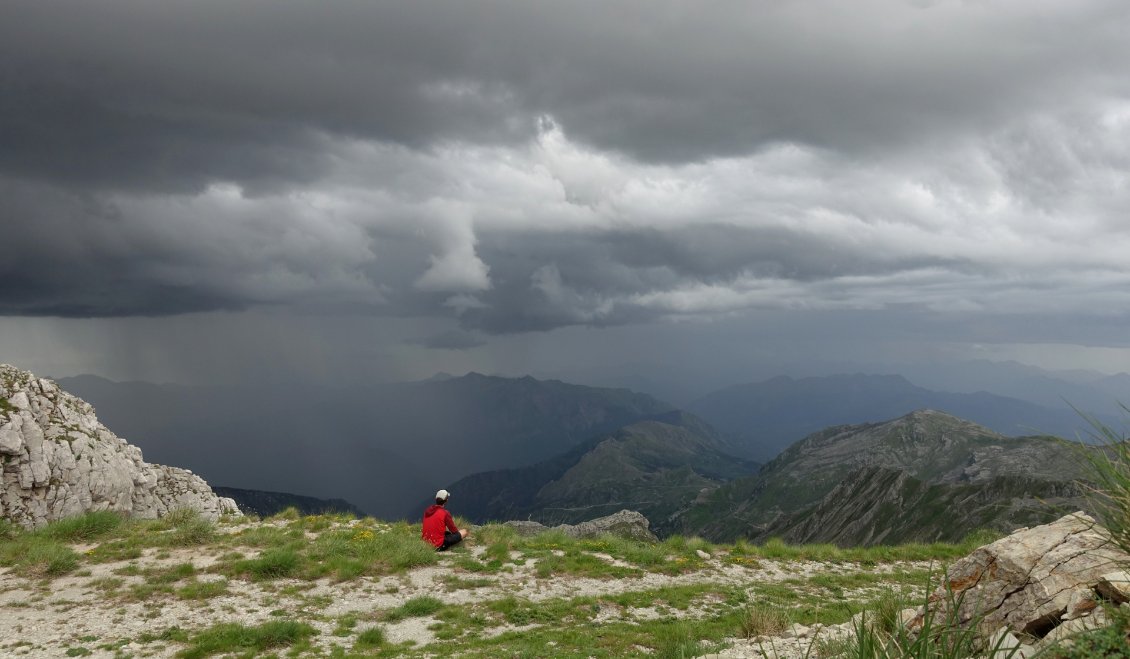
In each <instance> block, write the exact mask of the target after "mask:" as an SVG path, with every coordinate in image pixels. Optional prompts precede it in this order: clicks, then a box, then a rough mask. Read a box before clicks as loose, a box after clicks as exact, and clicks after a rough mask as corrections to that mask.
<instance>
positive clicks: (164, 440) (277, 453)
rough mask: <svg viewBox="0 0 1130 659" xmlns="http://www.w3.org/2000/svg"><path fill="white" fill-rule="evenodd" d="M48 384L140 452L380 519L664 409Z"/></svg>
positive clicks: (399, 390) (631, 397) (530, 382)
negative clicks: (460, 483)
mask: <svg viewBox="0 0 1130 659" xmlns="http://www.w3.org/2000/svg"><path fill="white" fill-rule="evenodd" d="M59 384H60V385H61V386H63V387H64V388H66V389H67V390H68V391H71V392H73V393H75V394H76V395H78V396H80V397H82V398H84V399H85V400H87V401H89V402H91V403H92V404H93V405H94V406H95V407H96V408H97V409H98V414H99V416H100V418H102V419H104V421H105V423H106V424H107V425H108V426H110V427H112V428H114V429H115V430H116V431H117V432H119V433H121V435H122V436H123V437H126V438H127V439H129V440H130V441H131V442H132V443H134V444H136V445H138V446H139V447H141V449H142V450H143V451H144V452H145V455H146V456H147V457H149V458H150V459H152V460H155V461H159V462H163V463H166V464H175V465H182V466H184V467H186V468H189V469H192V470H193V471H194V472H196V473H198V474H200V475H202V476H204V477H205V478H206V479H207V480H208V481H209V482H213V483H225V484H228V485H233V486H238V487H240V488H244V489H254V490H266V491H276V492H291V493H296V494H300V495H304V496H313V497H320V498H342V499H346V500H348V501H351V502H353V503H354V504H356V505H357V506H358V507H359V508H360V509H362V510H364V511H365V512H367V513H369V514H372V515H377V516H380V517H383V518H389V519H395V518H399V517H401V516H402V515H404V514H405V511H406V510H408V509H409V508H410V507H411V506H414V505H415V504H416V503H417V502H419V501H421V500H422V499H421V497H425V498H426V497H427V496H428V494H429V493H433V492H435V491H436V490H437V489H439V488H441V487H447V486H449V485H450V484H451V483H452V482H454V481H456V480H458V479H459V478H461V477H463V476H466V475H469V474H471V473H475V472H478V471H485V470H491V469H500V468H506V467H519V466H524V465H529V464H533V463H536V462H538V461H541V460H545V459H548V458H550V457H553V456H556V455H559V454H561V453H563V452H565V451H567V450H569V449H571V448H573V447H574V446H575V445H577V444H578V443H580V442H582V441H585V440H588V439H590V438H592V437H594V436H596V435H599V434H601V433H605V432H609V431H613V430H615V429H617V428H620V427H622V426H625V425H627V424H630V423H632V422H634V421H637V420H639V419H643V418H647V417H650V416H653V415H655V414H660V413H663V412H668V411H670V410H671V409H672V408H671V406H670V405H668V404H666V403H663V402H661V401H658V400H655V399H654V398H651V397H650V396H646V395H643V394H637V393H634V392H631V391H628V390H625V389H601V388H595V387H584V386H579V385H571V384H566V383H563V382H558V381H553V380H549V381H541V380H535V379H534V378H530V377H525V378H500V377H493V376H486V375H480V374H477V373H471V374H468V375H465V376H462V377H456V378H447V379H435V380H430V381H424V382H409V383H399V384H375V385H371V386H349V387H345V386H342V387H332V386H327V387H318V386H306V385H299V384H295V383H290V382H279V383H272V384H258V385H254V386H250V385H248V386H185V385H167V384H151V383H145V382H126V383H117V382H112V381H110V380H105V379H102V378H98V377H94V376H80V377H76V378H62V379H60V380H59Z"/></svg>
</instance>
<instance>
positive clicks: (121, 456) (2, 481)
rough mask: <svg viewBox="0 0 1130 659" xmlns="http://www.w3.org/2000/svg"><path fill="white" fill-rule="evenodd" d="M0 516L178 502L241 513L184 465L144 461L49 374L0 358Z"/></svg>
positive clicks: (211, 511) (214, 514)
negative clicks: (41, 374) (40, 374)
mask: <svg viewBox="0 0 1130 659" xmlns="http://www.w3.org/2000/svg"><path fill="white" fill-rule="evenodd" d="M0 462H2V464H3V473H2V475H0V518H3V519H7V520H10V521H12V522H14V523H16V524H19V525H20V526H24V527H39V526H43V525H45V524H47V523H48V522H51V521H54V520H59V519H63V518H66V517H72V516H75V515H79V514H82V513H85V512H89V511H98V510H110V511H115V512H120V513H123V514H126V515H129V516H131V517H137V518H141V519H151V518H156V517H160V516H162V515H165V514H167V513H168V512H170V511H173V510H177V509H190V510H195V511H198V512H199V513H200V514H202V515H203V516H204V517H206V518H207V519H213V520H214V519H216V518H218V517H219V516H220V515H223V514H236V515H237V514H239V510H238V508H237V507H236V505H235V502H234V501H232V500H231V499H226V498H221V497H218V496H216V494H215V493H214V492H212V489H211V488H210V487H208V484H207V483H206V482H204V480H203V479H202V478H200V477H199V476H196V475H195V474H193V473H192V472H190V471H186V470H184V469H178V468H176V467H169V466H165V465H158V464H149V463H147V462H145V460H144V459H143V458H142V454H141V449H139V448H138V447H136V446H133V445H132V444H129V443H128V442H126V441H125V440H124V439H122V438H120V437H118V436H117V435H115V434H114V433H113V432H111V431H110V430H109V429H108V428H106V427H105V426H104V425H102V424H101V423H99V421H98V417H97V416H95V414H94V408H93V407H91V406H90V405H89V404H87V403H86V402H84V401H82V400H81V399H79V398H76V397H74V396H72V395H70V394H68V393H67V392H65V391H62V390H61V389H60V388H59V387H58V386H57V385H56V384H55V383H54V382H52V381H51V380H47V379H44V378H39V377H36V376H35V375H33V374H31V373H29V372H27V371H22V370H20V369H17V368H15V367H13V366H9V365H7V364H0Z"/></svg>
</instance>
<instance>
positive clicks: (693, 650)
mask: <svg viewBox="0 0 1130 659" xmlns="http://www.w3.org/2000/svg"><path fill="white" fill-rule="evenodd" d="M655 642H656V643H655V655H654V656H656V657H660V658H661V659H689V657H697V656H698V655H700V654H702V653H701V652H700V651H699V643H698V639H696V638H695V636H694V633H693V630H692V628H691V626H690V624H688V623H687V622H685V621H682V620H679V621H676V622H672V623H670V624H666V625H663V626H661V627H659V628H658V629H657V630H656V634H655Z"/></svg>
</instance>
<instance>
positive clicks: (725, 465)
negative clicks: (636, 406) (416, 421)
mask: <svg viewBox="0 0 1130 659" xmlns="http://www.w3.org/2000/svg"><path fill="white" fill-rule="evenodd" d="M726 449H727V447H726V446H725V445H724V444H723V443H722V442H721V441H720V440H719V439H718V436H717V434H716V433H715V432H714V430H713V429H711V428H710V427H709V426H707V425H706V424H705V423H703V422H702V420H701V419H698V418H696V417H694V416H693V415H690V414H687V413H685V412H670V413H667V414H664V415H659V416H656V417H653V418H651V419H646V420H643V421H637V422H635V423H633V424H630V425H627V426H624V427H623V428H620V429H618V430H616V431H614V432H612V433H608V434H604V435H599V436H597V437H594V438H592V439H591V440H589V441H587V442H584V443H582V444H580V445H578V446H576V447H575V448H573V449H572V450H570V451H568V452H567V453H564V454H562V455H560V456H557V457H555V458H552V459H550V460H547V461H544V462H540V463H538V464H535V465H531V466H529V467H524V468H519V469H507V470H497V471H490V472H484V473H479V474H473V475H471V476H468V477H466V478H463V479H461V480H460V481H458V482H456V483H454V484H453V485H452V488H451V489H452V492H453V497H454V499H453V501H455V502H456V504H457V509H458V510H459V512H460V514H461V515H464V516H466V517H468V518H470V519H472V520H474V521H477V522H484V521H488V520H499V519H532V520H534V521H538V522H541V523H543V524H547V525H553V524H561V523H566V524H570V523H576V522H580V521H584V520H586V519H591V518H593V517H599V516H601V515H604V514H608V513H609V512H615V511H618V510H621V509H624V508H629V509H632V510H637V511H639V512H641V513H643V514H644V515H645V516H646V517H647V518H648V519H649V520H650V521H651V522H652V525H653V529H654V530H656V531H657V532H659V533H662V532H663V527H664V524H665V521H666V520H667V519H668V518H670V517H671V516H672V515H673V514H674V513H676V512H677V511H678V510H680V509H682V508H684V507H685V506H686V505H687V504H689V503H690V502H691V501H693V500H694V499H695V498H697V497H698V496H700V495H701V494H702V493H703V492H704V491H709V490H713V489H715V488H717V487H718V486H719V485H721V484H722V483H724V482H726V481H729V480H731V479H733V478H737V477H740V476H745V475H748V474H750V473H753V472H755V471H756V470H757V467H758V465H757V464H756V463H753V462H749V461H746V460H742V459H740V458H736V457H734V456H732V455H730V454H728V453H727V452H726Z"/></svg>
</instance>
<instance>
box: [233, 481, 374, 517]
mask: <svg viewBox="0 0 1130 659" xmlns="http://www.w3.org/2000/svg"><path fill="white" fill-rule="evenodd" d="M212 491H213V492H215V493H216V495H217V496H221V497H227V498H229V499H231V500H233V501H235V505H236V506H238V507H239V511H240V512H241V513H243V514H244V515H258V516H259V517H270V516H271V515H275V514H277V513H281V512H282V511H284V510H286V509H287V508H294V509H295V510H297V511H298V512H299V513H301V514H303V515H321V514H324V513H347V514H350V515H353V516H355V517H365V511H363V510H361V509H360V508H358V507H357V506H355V505H353V504H351V503H349V502H348V501H346V500H345V499H319V498H317V497H304V496H301V495H298V494H290V493H289V492H264V491H263V490H245V489H243V488H239V487H219V486H215V485H213V486H212Z"/></svg>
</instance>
